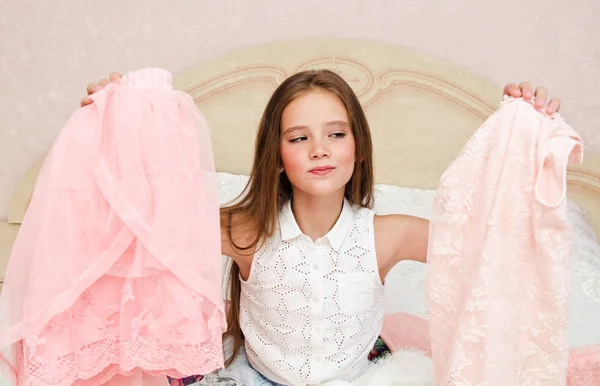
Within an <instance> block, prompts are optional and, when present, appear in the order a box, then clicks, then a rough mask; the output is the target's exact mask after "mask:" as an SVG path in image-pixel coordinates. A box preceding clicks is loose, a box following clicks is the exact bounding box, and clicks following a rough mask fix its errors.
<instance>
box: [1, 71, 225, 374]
mask: <svg viewBox="0 0 600 386" xmlns="http://www.w3.org/2000/svg"><path fill="white" fill-rule="evenodd" d="M92 98H93V100H94V103H93V104H92V105H90V106H87V107H85V108H82V109H80V110H78V111H77V112H76V113H75V114H74V115H73V116H72V117H71V118H70V119H69V121H68V122H67V123H66V125H65V127H64V128H63V130H62V131H61V132H60V135H59V137H58V138H57V140H56V142H55V143H54V145H53V147H52V149H51V151H50V153H49V155H48V157H47V159H46V161H45V163H44V166H43V168H42V170H41V172H40V175H39V177H38V180H37V184H36V187H35V192H34V194H33V198H32V201H31V204H30V206H29V209H28V211H27V214H26V216H25V219H24V221H23V225H22V227H21V230H20V232H19V234H18V237H17V240H16V242H15V245H14V248H13V251H12V254H11V258H10V261H9V266H8V270H7V275H6V282H5V283H4V286H3V291H2V295H1V297H0V350H1V351H0V367H1V369H2V371H3V374H4V375H5V376H7V377H9V378H10V379H12V380H13V381H15V380H18V382H19V384H20V385H36V386H39V385H98V384H101V383H104V382H109V383H114V384H128V385H131V384H142V383H143V384H144V385H149V384H152V382H156V383H157V384H165V383H166V378H165V375H169V376H172V377H182V376H185V375H189V374H198V373H200V374H202V373H208V372H210V371H212V370H214V369H217V368H220V367H222V366H223V355H222V344H221V333H222V331H223V329H224V327H225V318H224V304H223V301H222V298H221V290H220V288H221V286H220V280H221V257H220V255H221V251H220V233H219V211H218V207H219V205H218V200H217V187H216V176H215V170H214V161H213V155H212V150H211V145H210V138H209V133H208V127H207V124H206V122H205V120H204V118H203V117H202V116H201V115H200V113H199V111H198V109H197V108H196V106H195V105H194V102H193V100H192V99H191V98H190V96H188V95H187V94H185V93H182V92H178V91H174V90H173V89H172V86H171V74H170V73H169V72H167V71H165V70H162V69H144V70H139V71H135V72H133V73H130V74H127V75H126V76H124V77H123V79H122V81H121V84H119V85H114V84H113V85H110V86H108V87H106V88H105V90H104V91H102V92H99V93H97V94H94V95H93V97H92Z"/></svg>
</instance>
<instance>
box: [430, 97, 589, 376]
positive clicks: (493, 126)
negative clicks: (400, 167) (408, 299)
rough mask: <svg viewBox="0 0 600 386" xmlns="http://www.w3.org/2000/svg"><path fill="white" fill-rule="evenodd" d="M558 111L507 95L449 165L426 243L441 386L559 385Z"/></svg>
mask: <svg viewBox="0 0 600 386" xmlns="http://www.w3.org/2000/svg"><path fill="white" fill-rule="evenodd" d="M581 160H582V146H581V141H580V138H579V136H578V135H577V134H576V133H575V132H574V131H573V129H572V128H571V127H570V126H568V125H567V124H566V123H565V122H564V120H563V119H562V118H561V117H560V116H554V117H548V116H546V115H544V114H542V113H540V112H538V111H536V110H535V109H534V108H533V107H532V106H531V104H530V103H527V102H525V101H523V100H521V99H512V98H510V99H507V100H505V101H504V102H503V103H502V105H501V107H500V108H499V109H498V110H497V111H496V112H495V113H494V114H493V115H492V116H491V117H490V118H489V119H488V120H487V121H486V122H485V123H484V124H483V125H482V126H481V127H480V128H479V130H477V132H476V133H475V134H474V135H473V136H472V138H471V139H470V140H469V142H468V143H467V145H466V146H465V147H464V149H463V151H462V152H461V154H460V155H459V156H458V158H457V159H456V160H455V161H454V162H453V163H452V165H451V166H450V167H449V168H448V169H447V170H446V172H445V173H444V174H443V176H442V178H441V180H440V184H439V187H438V190H437V192H436V197H435V202H434V207H433V212H432V219H431V228H430V245H429V251H428V261H429V273H428V279H427V291H428V292H427V299H428V307H429V328H430V336H431V349H432V355H433V361H434V371H435V379H436V384H437V385H483V384H485V385H547V386H548V385H557V386H559V385H564V384H565V380H566V377H567V362H568V354H569V351H568V342H567V336H566V331H567V320H568V309H569V303H568V301H569V292H570V285H569V284H570V278H571V261H570V257H571V242H572V240H571V234H572V229H571V226H570V224H569V222H568V221H567V213H566V199H565V189H566V168H567V164H568V163H571V162H572V163H578V162H581Z"/></svg>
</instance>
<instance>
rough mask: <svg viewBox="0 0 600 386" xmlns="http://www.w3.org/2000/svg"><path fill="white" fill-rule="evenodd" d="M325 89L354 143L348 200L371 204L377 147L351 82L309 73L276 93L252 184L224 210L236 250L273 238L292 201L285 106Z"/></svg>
mask: <svg viewBox="0 0 600 386" xmlns="http://www.w3.org/2000/svg"><path fill="white" fill-rule="evenodd" d="M314 90H323V91H327V92H330V93H331V94H333V95H335V96H337V97H338V98H339V99H340V100H341V101H342V103H343V104H344V106H345V107H346V111H347V112H348V118H349V120H350V122H348V123H349V124H350V127H351V129H352V134H353V135H354V138H355V143H356V144H355V149H356V150H355V159H356V161H357V162H355V165H354V172H353V174H352V177H351V178H350V181H349V182H348V183H347V184H346V189H345V197H346V199H347V200H348V201H349V202H350V203H352V204H354V205H358V206H362V207H371V206H372V205H373V183H374V181H373V180H374V178H373V147H372V144H371V133H370V130H369V124H368V123H367V119H366V117H365V113H364V111H363V109H362V107H361V105H360V102H359V101H358V98H357V97H356V95H355V94H354V91H352V89H351V88H350V86H349V85H348V83H346V82H345V81H344V79H342V77H340V76H339V75H337V74H336V73H334V72H332V71H329V70H310V71H303V72H299V73H296V74H294V75H292V76H290V77H289V78H287V79H286V80H285V81H284V82H283V83H282V84H281V85H280V86H279V87H278V88H277V89H276V90H275V92H274V93H273V95H272V96H271V99H270V100H269V102H268V103H267V107H266V108H265V111H264V113H263V115H262V118H261V120H260V123H259V126H258V133H257V137H256V145H255V150H254V162H253V164H252V169H251V171H250V179H249V181H248V184H247V185H246V187H245V189H244V192H243V193H242V195H241V197H239V200H238V201H237V202H236V203H235V204H233V205H231V206H228V207H224V208H222V209H221V227H222V228H223V229H226V230H227V235H228V236H229V237H228V239H229V240H230V242H231V245H232V247H233V248H234V249H236V250H237V251H239V252H240V254H243V253H244V252H246V253H248V254H251V253H253V252H254V251H255V250H256V249H257V248H258V247H259V243H260V242H261V240H265V239H267V238H269V237H271V236H272V235H273V234H274V232H275V229H276V226H277V216H278V213H279V211H280V210H281V208H282V207H283V205H284V204H285V203H286V202H287V201H288V200H289V199H291V197H292V185H291V183H290V181H289V180H288V178H287V176H286V174H285V172H281V173H280V168H281V165H282V163H281V154H280V141H281V127H280V126H281V116H282V114H283V110H284V109H285V108H286V106H287V105H288V104H289V103H290V102H291V101H292V100H294V99H295V98H296V97H298V96H299V95H300V94H303V93H306V92H309V91H314ZM242 226H243V228H244V229H251V230H252V233H251V236H250V241H248V242H247V243H245V244H246V245H239V244H238V243H236V241H235V240H234V239H233V237H232V228H236V227H242ZM239 274H240V270H239V267H238V266H237V264H235V263H234V262H233V261H232V262H231V267H230V273H229V296H230V299H231V302H230V304H229V308H228V311H227V331H225V333H224V334H223V339H225V338H226V337H228V336H229V337H231V338H232V339H233V354H232V356H231V357H229V358H228V359H227V361H226V362H225V365H226V366H229V365H230V364H231V362H233V360H234V359H235V357H236V355H237V352H238V351H239V349H240V347H241V346H242V344H243V340H244V336H243V334H242V330H241V328H240V320H239V314H240V293H241V282H240V279H239Z"/></svg>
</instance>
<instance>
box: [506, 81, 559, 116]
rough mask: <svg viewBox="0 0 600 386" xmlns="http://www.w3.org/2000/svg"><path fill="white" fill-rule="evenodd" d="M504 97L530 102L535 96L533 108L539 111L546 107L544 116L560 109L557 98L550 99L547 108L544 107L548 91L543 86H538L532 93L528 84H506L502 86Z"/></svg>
mask: <svg viewBox="0 0 600 386" xmlns="http://www.w3.org/2000/svg"><path fill="white" fill-rule="evenodd" d="M504 95H508V96H511V97H514V98H521V97H522V98H523V99H525V100H526V101H531V98H533V97H534V96H535V103H534V107H535V108H536V109H538V110H540V111H541V110H542V109H543V108H544V107H546V114H548V115H552V114H554V113H556V112H558V109H559V108H560V99H558V98H552V99H550V101H549V102H548V106H546V98H547V96H548V90H547V89H546V87H544V86H538V87H537V88H536V89H535V92H534V91H533V87H532V86H531V83H530V82H521V83H519V85H516V84H514V83H508V84H507V85H506V86H504Z"/></svg>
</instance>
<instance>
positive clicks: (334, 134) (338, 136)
mask: <svg viewBox="0 0 600 386" xmlns="http://www.w3.org/2000/svg"><path fill="white" fill-rule="evenodd" d="M331 135H333V137H334V138H344V137H345V136H346V133H333V134H331Z"/></svg>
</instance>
